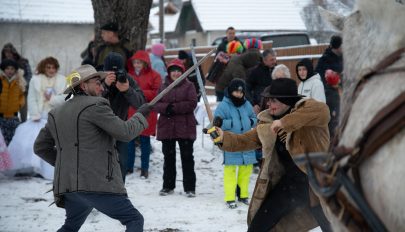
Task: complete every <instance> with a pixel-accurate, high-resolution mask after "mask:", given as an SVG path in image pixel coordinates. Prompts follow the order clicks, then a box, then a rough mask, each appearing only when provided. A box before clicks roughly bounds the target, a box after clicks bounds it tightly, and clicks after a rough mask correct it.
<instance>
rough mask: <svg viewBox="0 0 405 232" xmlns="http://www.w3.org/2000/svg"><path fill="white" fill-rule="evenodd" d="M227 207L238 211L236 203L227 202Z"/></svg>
mask: <svg viewBox="0 0 405 232" xmlns="http://www.w3.org/2000/svg"><path fill="white" fill-rule="evenodd" d="M226 206H228V208H230V209H236V208H237V207H238V205H237V204H236V202H235V201H227V202H226Z"/></svg>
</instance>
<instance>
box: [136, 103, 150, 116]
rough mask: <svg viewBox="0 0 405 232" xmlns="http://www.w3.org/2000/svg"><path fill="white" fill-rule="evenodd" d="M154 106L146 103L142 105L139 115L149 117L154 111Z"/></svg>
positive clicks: (138, 111)
mask: <svg viewBox="0 0 405 232" xmlns="http://www.w3.org/2000/svg"><path fill="white" fill-rule="evenodd" d="M152 108H153V107H152V106H151V105H149V104H148V103H145V104H143V105H141V107H139V108H138V110H137V111H136V112H137V113H141V114H142V115H143V116H144V117H145V118H147V117H148V116H149V113H150V111H151V110H152Z"/></svg>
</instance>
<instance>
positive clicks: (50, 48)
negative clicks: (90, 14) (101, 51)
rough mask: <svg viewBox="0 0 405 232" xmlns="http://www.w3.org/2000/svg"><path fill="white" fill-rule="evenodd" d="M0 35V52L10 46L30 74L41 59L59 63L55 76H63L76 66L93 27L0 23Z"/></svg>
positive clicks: (82, 25) (90, 36) (91, 35)
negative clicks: (24, 63)
mask: <svg viewBox="0 0 405 232" xmlns="http://www.w3.org/2000/svg"><path fill="white" fill-rule="evenodd" d="M0 31H1V33H0V46H1V48H0V49H2V48H3V46H4V44H5V43H8V42H11V43H12V44H13V45H14V46H15V47H16V49H17V50H18V51H19V52H20V54H22V56H23V57H25V58H27V59H28V60H29V62H30V65H31V68H32V71H33V72H34V70H35V67H36V65H37V64H38V62H39V61H40V60H41V59H43V58H45V57H47V56H53V57H55V58H56V59H58V61H59V64H60V69H59V72H60V73H61V74H63V75H66V74H68V73H70V72H71V71H72V70H73V69H74V68H76V67H78V66H80V63H81V61H82V59H81V57H80V53H81V52H82V51H83V50H84V49H85V48H87V44H88V42H89V41H90V39H91V38H92V37H93V33H94V26H93V25H92V24H91V25H90V24H37V23H35V24H27V23H21V24H20V23H4V22H3V23H0Z"/></svg>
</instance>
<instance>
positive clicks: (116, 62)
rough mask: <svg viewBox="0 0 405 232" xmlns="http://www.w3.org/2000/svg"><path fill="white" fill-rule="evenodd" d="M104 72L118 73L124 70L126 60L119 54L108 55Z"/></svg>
mask: <svg viewBox="0 0 405 232" xmlns="http://www.w3.org/2000/svg"><path fill="white" fill-rule="evenodd" d="M103 69H104V71H117V70H123V69H124V58H122V55H121V54H119V53H117V52H110V53H108V55H107V57H106V58H105V59H104V66H103Z"/></svg>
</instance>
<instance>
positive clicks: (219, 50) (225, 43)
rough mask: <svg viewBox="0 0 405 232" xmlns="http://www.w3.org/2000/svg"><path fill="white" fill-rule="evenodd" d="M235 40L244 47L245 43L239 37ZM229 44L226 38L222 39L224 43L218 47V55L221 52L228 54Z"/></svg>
mask: <svg viewBox="0 0 405 232" xmlns="http://www.w3.org/2000/svg"><path fill="white" fill-rule="evenodd" d="M234 40H236V41H239V42H240V43H241V44H242V46H243V42H242V41H241V40H240V39H239V38H238V37H235V39H234ZM227 44H228V39H227V38H226V37H224V38H222V42H221V43H220V44H219V45H218V47H217V52H216V53H217V54H218V52H221V51H222V52H225V53H226V45H227Z"/></svg>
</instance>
